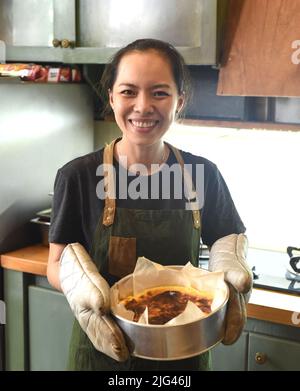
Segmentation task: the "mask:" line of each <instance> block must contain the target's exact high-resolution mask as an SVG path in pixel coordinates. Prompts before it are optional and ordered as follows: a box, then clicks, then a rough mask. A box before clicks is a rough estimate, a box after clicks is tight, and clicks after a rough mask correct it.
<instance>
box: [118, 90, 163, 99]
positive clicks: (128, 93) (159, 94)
mask: <svg viewBox="0 0 300 391" xmlns="http://www.w3.org/2000/svg"><path fill="white" fill-rule="evenodd" d="M120 93H121V95H123V96H128V97H134V96H136V95H137V92H136V91H134V90H128V89H127V90H122V91H120ZM152 94H153V96H154V97H156V98H163V97H166V96H170V94H169V93H167V92H166V91H153V92H152Z"/></svg>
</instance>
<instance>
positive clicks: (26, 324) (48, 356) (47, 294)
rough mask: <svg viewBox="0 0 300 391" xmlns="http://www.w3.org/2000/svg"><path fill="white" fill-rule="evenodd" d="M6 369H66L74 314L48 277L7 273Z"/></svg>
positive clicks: (13, 271) (5, 284) (5, 279)
mask: <svg viewBox="0 0 300 391" xmlns="http://www.w3.org/2000/svg"><path fill="white" fill-rule="evenodd" d="M4 297H5V303H6V312H7V314H6V318H7V319H6V325H5V369H6V370H9V371H22V370H32V371H36V370H38V371H40V370H44V371H46V370H51V371H52V370H65V369H66V365H67V359H68V351H69V342H70V337H71V332H72V326H73V322H74V317H73V314H72V312H71V309H70V307H69V304H68V302H67V300H66V298H65V297H64V295H63V294H62V293H60V292H57V291H55V290H53V289H52V288H51V287H50V285H49V284H48V282H47V279H46V278H45V277H37V276H34V275H31V274H28V273H22V272H19V271H15V270H5V272H4Z"/></svg>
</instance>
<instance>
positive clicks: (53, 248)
mask: <svg viewBox="0 0 300 391" xmlns="http://www.w3.org/2000/svg"><path fill="white" fill-rule="evenodd" d="M65 247H66V244H57V243H50V245H49V258H48V266H47V278H48V281H49V284H50V285H52V286H53V287H54V288H55V289H57V290H58V291H62V289H61V286H60V280H59V260H60V256H61V254H62V252H63V250H64V248H65Z"/></svg>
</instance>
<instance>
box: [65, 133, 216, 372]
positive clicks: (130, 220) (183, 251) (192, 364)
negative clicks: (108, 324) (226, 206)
mask: <svg viewBox="0 0 300 391" xmlns="http://www.w3.org/2000/svg"><path fill="white" fill-rule="evenodd" d="M115 143H116V140H114V141H113V142H112V143H111V144H109V145H107V146H106V147H105V149H104V155H103V163H104V164H111V165H112V164H113V150H114V145H115ZM168 146H169V147H170V148H171V149H172V151H173V152H174V154H175V156H176V159H177V161H178V162H179V164H180V165H181V167H182V170H183V164H184V163H183V159H182V157H181V154H180V153H179V151H178V150H177V149H176V148H174V147H173V146H171V145H169V144H168ZM184 180H185V183H186V185H187V186H188V189H189V190H192V181H191V179H190V177H189V175H188V174H187V173H186V172H185V176H184ZM112 182H113V177H108V183H110V184H111V183H112ZM189 194H191V191H189ZM200 234H201V221H200V211H199V209H197V210H184V209H171V210H165V209H164V210H140V209H126V208H116V200H115V199H114V198H113V197H112V198H108V197H107V198H106V199H105V207H104V210H103V212H102V214H101V217H100V219H99V222H98V224H97V227H96V230H95V234H94V238H93V245H92V250H91V254H90V255H91V258H92V259H93V261H94V262H95V264H96V265H97V267H98V270H99V272H100V273H101V275H102V276H103V277H104V278H105V279H106V281H107V282H108V283H109V284H110V286H111V285H113V284H114V283H115V282H116V281H118V280H119V279H120V278H122V277H124V276H126V275H127V274H130V273H132V272H133V271H134V268H135V264H136V261H137V258H138V257H140V256H144V257H146V258H148V259H150V260H152V261H154V262H157V263H160V264H162V265H184V264H186V263H187V262H191V263H192V264H193V265H194V266H198V257H199V243H200ZM68 369H69V370H98V371H139V370H141V371H157V370H209V369H210V353H209V352H206V353H203V354H202V355H200V356H196V357H192V358H189V359H184V360H175V361H173V360H172V361H155V360H146V359H141V358H138V357H130V358H129V359H128V360H127V361H126V362H123V363H119V362H117V361H115V360H113V359H112V358H110V357H108V356H106V355H105V354H103V353H101V352H99V351H97V350H96V349H95V348H94V346H93V345H92V343H91V342H90V340H89V339H88V337H87V335H86V334H85V333H84V331H83V330H82V329H81V327H80V325H79V323H78V322H77V320H75V322H74V327H73V332H72V337H71V342H70V355H69V364H68Z"/></svg>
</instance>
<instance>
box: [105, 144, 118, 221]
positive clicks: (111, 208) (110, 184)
mask: <svg viewBox="0 0 300 391" xmlns="http://www.w3.org/2000/svg"><path fill="white" fill-rule="evenodd" d="M116 141H117V139H116V140H113V141H112V142H111V143H110V144H108V145H106V146H105V148H104V152H103V165H104V175H105V176H106V180H105V188H104V190H105V191H106V197H105V204H104V211H103V219H102V223H103V225H105V226H106V227H109V226H110V225H112V224H113V222H114V219H115V213H116V190H115V178H114V165H113V159H114V146H115V143H116Z"/></svg>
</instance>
